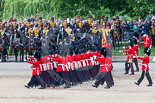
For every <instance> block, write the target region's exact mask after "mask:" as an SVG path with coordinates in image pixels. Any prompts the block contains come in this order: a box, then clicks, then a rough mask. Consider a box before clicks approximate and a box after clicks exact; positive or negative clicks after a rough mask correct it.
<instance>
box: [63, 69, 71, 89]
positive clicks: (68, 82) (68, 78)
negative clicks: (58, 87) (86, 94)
mask: <svg viewBox="0 0 155 103" xmlns="http://www.w3.org/2000/svg"><path fill="white" fill-rule="evenodd" d="M62 76H63V79H64V82H65V84H66V85H68V86H69V85H71V80H70V76H69V74H68V71H67V72H62Z"/></svg>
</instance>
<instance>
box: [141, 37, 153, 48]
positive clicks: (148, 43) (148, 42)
mask: <svg viewBox="0 0 155 103" xmlns="http://www.w3.org/2000/svg"><path fill="white" fill-rule="evenodd" d="M140 40H144V46H143V47H144V48H146V47H149V48H150V46H151V45H152V41H151V38H150V37H141V38H140Z"/></svg>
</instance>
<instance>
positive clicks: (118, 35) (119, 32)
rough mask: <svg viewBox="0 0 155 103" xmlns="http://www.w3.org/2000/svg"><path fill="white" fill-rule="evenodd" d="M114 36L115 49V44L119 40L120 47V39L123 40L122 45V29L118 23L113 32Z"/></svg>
mask: <svg viewBox="0 0 155 103" xmlns="http://www.w3.org/2000/svg"><path fill="white" fill-rule="evenodd" d="M112 36H113V46H114V49H115V44H116V42H118V47H119V41H120V40H121V45H122V29H121V27H118V26H117V25H116V24H115V25H114V29H113V32H112Z"/></svg>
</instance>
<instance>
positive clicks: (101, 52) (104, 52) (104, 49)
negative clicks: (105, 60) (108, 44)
mask: <svg viewBox="0 0 155 103" xmlns="http://www.w3.org/2000/svg"><path fill="white" fill-rule="evenodd" d="M100 54H101V55H104V57H106V56H107V49H106V48H102V49H101V51H100Z"/></svg>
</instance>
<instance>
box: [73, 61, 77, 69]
mask: <svg viewBox="0 0 155 103" xmlns="http://www.w3.org/2000/svg"><path fill="white" fill-rule="evenodd" d="M73 63H75V68H76V69H77V68H78V65H77V62H76V61H73Z"/></svg>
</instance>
